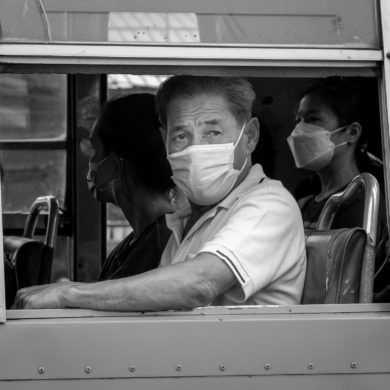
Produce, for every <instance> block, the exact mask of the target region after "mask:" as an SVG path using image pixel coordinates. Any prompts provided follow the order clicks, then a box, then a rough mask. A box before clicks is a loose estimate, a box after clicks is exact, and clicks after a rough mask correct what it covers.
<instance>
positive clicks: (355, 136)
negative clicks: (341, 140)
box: [346, 122, 362, 144]
mask: <svg viewBox="0 0 390 390" xmlns="http://www.w3.org/2000/svg"><path fill="white" fill-rule="evenodd" d="M361 135H362V126H361V125H360V123H358V122H353V123H351V124H350V125H349V126H348V127H347V133H346V141H347V142H348V143H349V144H353V143H355V142H357V141H358V140H359V138H360V136H361Z"/></svg>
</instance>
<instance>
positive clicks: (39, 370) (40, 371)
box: [38, 366, 45, 374]
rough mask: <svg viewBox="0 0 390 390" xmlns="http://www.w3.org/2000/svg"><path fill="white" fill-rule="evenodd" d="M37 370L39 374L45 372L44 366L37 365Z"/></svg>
mask: <svg viewBox="0 0 390 390" xmlns="http://www.w3.org/2000/svg"><path fill="white" fill-rule="evenodd" d="M38 372H39V373H40V374H44V373H45V368H44V367H42V366H41V367H39V368H38Z"/></svg>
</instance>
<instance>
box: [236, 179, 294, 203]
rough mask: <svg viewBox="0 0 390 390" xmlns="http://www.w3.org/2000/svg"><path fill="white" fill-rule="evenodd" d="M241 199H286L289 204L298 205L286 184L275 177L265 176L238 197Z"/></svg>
mask: <svg viewBox="0 0 390 390" xmlns="http://www.w3.org/2000/svg"><path fill="white" fill-rule="evenodd" d="M238 198H239V199H240V200H241V201H246V200H250V199H255V198H258V199H259V200H264V201H265V200H269V201H272V200H275V201H284V202H287V203H289V204H293V205H297V203H296V201H295V199H294V198H293V196H292V195H291V193H290V192H289V191H288V190H287V189H286V187H284V185H283V184H282V183H281V182H280V181H278V180H274V179H270V178H265V179H264V180H262V181H261V182H259V183H256V184H254V185H253V186H252V187H251V188H248V189H247V190H246V191H245V192H243V193H241V194H240V195H239V197H238Z"/></svg>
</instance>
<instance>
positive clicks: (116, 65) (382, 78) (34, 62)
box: [0, 0, 390, 322]
mask: <svg viewBox="0 0 390 390" xmlns="http://www.w3.org/2000/svg"><path fill="white" fill-rule="evenodd" d="M380 13H381V23H382V25H381V26H382V31H383V42H382V43H383V49H381V50H372V49H359V50H355V49H344V48H318V47H317V48H316V47H291V46H289V47H259V46H250V45H223V46H222V45H215V46H212V45H182V44H179V45H174V44H169V45H166V44H143V45H140V44H116V43H115V44H112V43H109V44H101V43H97V44H67V43H61V44H59V43H55V44H54V43H51V44H37V43H4V42H1V43H0V57H1V61H2V67H3V68H0V71H1V69H3V71H4V69H6V71H7V72H15V73H18V72H20V71H26V70H28V71H33V72H37V73H57V72H58V71H60V72H61V73H69V74H72V73H77V72H83V73H88V74H101V73H106V74H109V73H135V74H146V73H147V74H180V73H191V74H215V75H217V74H232V73H235V72H237V73H240V72H242V71H244V73H245V74H246V75H248V76H267V75H271V74H272V75H273V76H275V75H280V76H286V75H294V74H296V75H301V76H303V74H305V75H312V74H316V75H318V74H332V73H334V74H346V75H371V76H376V77H378V79H379V91H380V101H379V103H380V110H381V115H382V118H381V122H382V126H381V134H382V145H383V149H384V168H385V169H384V175H385V186H386V190H387V191H386V210H387V221H388V226H389V220H390V215H389V212H390V146H389V145H390V129H389V115H390V59H389V58H390V31H389V29H388V21H390V3H389V2H388V1H387V0H380ZM168 48H169V50H167V49H168ZM4 67H5V68H4ZM125 69H126V71H125V72H124V70H125ZM0 227H1V225H0ZM1 234H2V230H1ZM0 238H2V236H0ZM1 242H2V240H1ZM1 249H2V248H1V247H0V250H1ZM2 255H3V251H2V250H1V254H0V256H2ZM0 260H1V259H0ZM2 273H4V271H3V262H2V264H1V265H0V278H1V280H0V322H5V318H6V316H5V305H3V306H2V303H1V301H4V277H2V276H3V275H2ZM321 306H322V305H321ZM366 308H368V310H370V311H376V310H379V311H381V310H382V309H383V308H384V310H385V311H389V310H390V305H384V306H383V305H379V306H378V305H375V304H369V305H367V306H361V305H359V304H355V305H325V306H323V310H325V312H328V313H334V312H339V311H341V312H343V313H351V315H352V313H356V312H360V311H361V310H362V311H365V310H366ZM238 309H239V310H243V311H248V312H249V313H250V312H251V310H256V311H257V310H260V311H263V310H265V311H267V310H268V309H267V308H265V307H262V308H257V307H253V308H249V309H248V308H246V307H240V306H238V307H237V308H235V310H238ZM210 310H211V311H212V310H214V309H213V308H210ZM217 310H219V309H217ZM278 310H281V311H282V312H286V313H288V312H291V311H292V310H293V309H292V307H290V306H286V307H284V308H280V309H278V308H276V309H275V311H273V310H271V312H275V313H277V312H278ZM300 310H301V312H302V313H313V312H318V311H319V310H322V309H319V307H318V305H315V306H306V307H303V308H302V309H300ZM46 313H49V315H50V316H51V315H53V317H54V318H57V316H56V315H55V314H56V313H57V314H58V315H60V314H61V313H62V312H61V311H56V310H49V311H46ZM67 313H68V315H71V316H72V317H73V314H74V316H75V317H80V318H82V317H85V311H82V310H71V311H68V312H67ZM90 314H91V316H99V315H100V314H99V312H94V311H90ZM166 314H167V313H164V315H166ZM195 314H196V313H195ZM9 315H10V318H13V319H16V318H37V316H38V317H39V316H40V315H41V314H40V311H31V312H29V311H26V312H18V311H15V312H10V314H9ZM117 315H118V313H114V312H113V313H110V317H115V316H117ZM126 315H127V316H128V315H129V314H126ZM60 316H61V315H60Z"/></svg>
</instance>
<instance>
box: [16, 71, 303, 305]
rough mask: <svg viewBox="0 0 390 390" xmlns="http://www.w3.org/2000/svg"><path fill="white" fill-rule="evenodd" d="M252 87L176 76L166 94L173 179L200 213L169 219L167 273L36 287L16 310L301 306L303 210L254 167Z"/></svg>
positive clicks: (162, 93) (163, 106) (163, 108)
mask: <svg viewBox="0 0 390 390" xmlns="http://www.w3.org/2000/svg"><path fill="white" fill-rule="evenodd" d="M254 99H255V95H254V92H253V90H252V87H251V85H250V84H249V83H248V82H247V81H245V80H242V79H237V78H216V77H193V76H174V77H172V78H170V79H168V80H167V81H165V82H164V83H163V85H162V86H161V88H160V90H159V92H158V94H157V107H158V111H159V116H160V120H161V123H162V126H163V127H162V133H163V136H164V138H165V142H166V145H167V151H168V159H169V161H170V163H171V167H172V171H173V180H174V181H175V183H176V184H177V186H178V187H179V188H181V189H182V191H183V192H184V193H185V195H186V196H187V197H188V199H189V201H190V204H191V207H188V208H184V209H181V210H180V211H179V212H178V213H177V214H175V215H173V216H171V217H168V226H169V227H170V228H171V230H172V231H173V234H172V236H171V238H170V240H169V241H168V244H167V247H166V249H165V251H164V253H163V256H162V260H161V264H160V267H159V268H158V269H157V270H152V271H149V272H146V273H144V274H141V275H137V276H134V277H129V278H123V279H118V280H110V281H104V282H98V283H89V284H83V283H66V284H60V285H58V284H55V285H49V286H44V287H42V286H36V287H31V288H28V289H23V290H21V291H20V292H19V293H18V297H17V300H16V302H15V308H48V307H53V308H62V307H81V308H91V309H101V310H125V311H144V310H166V309H180V308H192V307H196V306H204V305H209V304H298V303H300V299H301V294H302V289H303V282H304V276H305V268H306V258H305V244H304V233H303V226H302V220H301V216H300V212H299V209H298V206H297V205H296V203H295V201H294V200H293V198H292V197H291V195H290V194H289V193H288V192H287V191H286V190H285V189H284V188H283V186H282V185H281V183H279V182H276V181H273V180H269V179H268V178H266V177H265V175H264V173H263V171H262V168H261V166H260V165H255V166H252V162H251V153H252V152H253V150H254V149H255V147H256V144H257V142H258V139H259V123H258V120H257V119H256V118H253V117H252V116H251V110H252V105H253V102H254Z"/></svg>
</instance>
